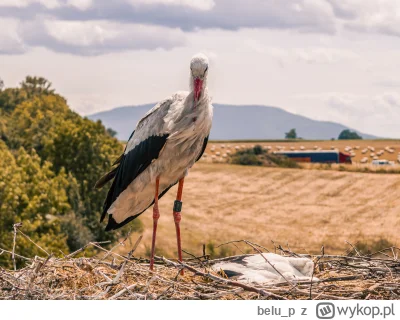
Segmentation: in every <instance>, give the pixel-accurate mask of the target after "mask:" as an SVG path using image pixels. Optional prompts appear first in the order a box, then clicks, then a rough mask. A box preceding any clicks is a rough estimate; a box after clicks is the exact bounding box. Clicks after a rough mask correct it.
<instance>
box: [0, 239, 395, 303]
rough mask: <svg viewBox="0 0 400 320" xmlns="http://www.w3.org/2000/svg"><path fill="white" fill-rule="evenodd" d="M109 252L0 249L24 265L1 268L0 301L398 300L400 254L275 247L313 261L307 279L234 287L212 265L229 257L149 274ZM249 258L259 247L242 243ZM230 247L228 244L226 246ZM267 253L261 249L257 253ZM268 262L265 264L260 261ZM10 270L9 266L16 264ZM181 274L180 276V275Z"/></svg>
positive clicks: (165, 266) (164, 265)
mask: <svg viewBox="0 0 400 320" xmlns="http://www.w3.org/2000/svg"><path fill="white" fill-rule="evenodd" d="M140 240H141V237H140V238H139V239H138V241H137V242H136V244H135V245H134V247H133V249H132V250H131V251H130V252H129V254H128V255H120V254H118V253H115V252H114V251H113V250H115V249H116V248H117V247H118V246H120V245H123V243H122V242H121V243H119V244H118V245H117V246H115V247H114V248H113V249H111V250H107V249H105V248H103V247H102V243H93V242H92V243H89V244H88V245H87V246H85V247H83V248H82V249H80V250H78V251H76V252H74V253H71V254H70V255H68V256H64V257H63V258H56V257H54V256H52V255H49V256H47V257H38V256H36V257H34V258H28V257H22V256H20V255H18V254H16V253H15V252H14V251H7V250H5V249H0V255H1V254H9V255H10V259H13V261H15V260H16V259H20V260H21V259H22V260H25V261H26V266H25V267H23V268H22V269H19V270H17V269H16V268H15V270H6V269H3V268H0V299H140V300H146V299H152V300H156V299H160V300H166V299H174V300H179V299H196V300H198V299H211V300H227V299H282V300H285V299H398V298H399V297H400V261H399V260H398V253H399V251H400V249H398V248H396V247H390V248H387V249H385V250H381V251H379V252H377V253H375V254H371V255H367V256H365V255H361V254H360V253H359V252H358V251H357V250H356V249H355V248H354V249H355V250H354V251H352V252H351V253H349V254H348V255H343V256H342V255H325V254H324V253H323V252H322V254H321V255H300V254H296V253H294V252H292V251H290V250H285V249H283V248H282V247H281V246H278V247H276V250H277V252H280V253H281V254H282V255H285V256H295V257H296V256H297V257H309V258H310V259H313V261H314V263H315V268H314V274H313V278H314V277H315V279H313V280H312V281H307V282H304V281H303V282H301V281H298V282H289V281H283V282H281V283H278V284H265V285H259V284H252V283H242V282H238V281H236V280H235V279H233V278H227V277H226V275H224V274H219V273H216V272H215V271H213V270H212V268H211V266H212V265H213V264H214V263H216V262H221V261H222V260H229V259H231V257H227V258H223V259H215V260H210V259H209V257H208V256H207V255H206V254H203V255H202V256H199V257H196V256H194V255H190V254H189V255H190V256H191V257H190V258H188V259H184V261H183V262H177V261H172V260H169V259H166V258H164V257H156V261H155V263H156V265H155V269H154V271H150V270H149V261H148V260H147V259H142V258H137V257H135V256H134V251H135V249H136V247H137V245H138V244H139V242H140ZM237 242H242V243H244V244H246V245H249V246H251V247H252V248H253V249H254V250H255V253H256V254H257V253H261V250H262V249H266V248H264V247H262V246H259V245H256V244H254V243H251V242H249V241H246V240H240V241H232V242H230V243H229V244H232V243H233V244H235V243H237ZM227 245H228V244H227ZM89 246H94V247H96V248H97V249H98V250H99V252H100V253H99V254H98V256H97V257H96V258H88V257H84V256H83V257H79V256H80V255H84V253H85V249H86V248H87V247H89ZM263 251H265V250H263ZM266 263H267V261H266ZM14 266H15V264H14ZM182 272H183V273H184V274H183V275H182Z"/></svg>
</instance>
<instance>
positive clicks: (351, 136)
mask: <svg viewBox="0 0 400 320" xmlns="http://www.w3.org/2000/svg"><path fill="white" fill-rule="evenodd" d="M338 139H339V140H357V139H362V137H361V136H360V135H359V134H357V132H355V131H351V130H349V129H346V130H343V131H342V132H341V133H340V134H339V137H338Z"/></svg>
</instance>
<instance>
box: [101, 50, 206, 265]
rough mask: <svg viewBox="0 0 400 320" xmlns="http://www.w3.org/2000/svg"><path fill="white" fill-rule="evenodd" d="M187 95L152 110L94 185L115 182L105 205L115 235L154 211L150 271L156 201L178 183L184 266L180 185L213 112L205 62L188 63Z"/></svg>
mask: <svg viewBox="0 0 400 320" xmlns="http://www.w3.org/2000/svg"><path fill="white" fill-rule="evenodd" d="M190 70H191V77H190V88H191V91H190V92H188V91H181V92H177V93H175V94H173V95H172V96H170V97H169V98H167V99H165V100H163V101H161V102H160V103H158V104H157V105H155V106H154V107H153V108H152V109H151V110H150V111H149V112H147V113H146V114H145V116H144V117H143V118H142V119H141V120H140V121H139V122H138V124H137V125H136V129H135V130H134V131H133V133H132V134H131V136H130V137H129V140H128V143H127V145H126V147H125V151H124V153H123V154H122V155H121V156H120V157H119V158H118V159H117V160H116V161H115V163H114V165H116V164H117V165H118V166H117V167H115V168H114V169H112V170H111V171H110V172H108V173H107V174H105V175H104V176H103V177H101V178H100V180H99V181H98V182H97V183H96V188H101V187H102V186H104V184H106V183H107V182H108V181H110V180H112V179H114V181H113V182H112V185H111V187H110V190H109V191H108V194H107V198H106V200H105V202H104V206H103V213H102V216H101V221H103V219H104V218H105V216H106V214H107V213H108V224H107V227H106V231H109V230H115V229H118V228H120V227H122V226H123V225H125V224H127V223H128V222H130V221H132V220H133V219H135V218H137V217H138V216H139V215H140V214H141V213H143V212H144V211H145V210H146V209H147V208H149V207H150V206H151V205H153V204H154V206H153V238H152V247H151V258H150V269H151V270H153V265H154V248H155V242H156V233H157V222H158V219H159V217H160V213H159V209H158V199H160V198H161V197H162V196H163V195H164V194H165V193H166V192H167V191H168V190H169V189H170V188H171V187H172V186H173V185H175V184H176V183H178V182H179V186H178V193H177V196H176V201H175V202H174V207H173V216H174V221H175V228H176V239H177V244H178V255H179V260H180V261H182V250H181V236H180V227H179V224H180V221H181V208H182V190H183V181H184V178H185V176H186V175H187V173H188V170H189V169H190V168H191V167H192V166H193V164H194V163H195V162H196V161H198V160H199V159H200V158H201V156H202V154H203V152H204V150H205V148H206V145H207V141H208V135H209V133H210V130H211V122H212V115H213V107H212V105H211V99H210V97H209V95H208V90H207V74H208V59H207V57H206V56H205V55H204V54H197V55H195V56H194V57H193V58H192V60H191V63H190Z"/></svg>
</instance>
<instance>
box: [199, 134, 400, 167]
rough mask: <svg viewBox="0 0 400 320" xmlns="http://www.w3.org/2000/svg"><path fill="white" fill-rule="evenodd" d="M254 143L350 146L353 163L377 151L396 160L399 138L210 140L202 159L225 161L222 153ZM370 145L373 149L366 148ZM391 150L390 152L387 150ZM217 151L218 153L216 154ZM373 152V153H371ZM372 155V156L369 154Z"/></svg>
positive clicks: (325, 147) (342, 148)
mask: <svg viewBox="0 0 400 320" xmlns="http://www.w3.org/2000/svg"><path fill="white" fill-rule="evenodd" d="M255 145H261V146H262V147H264V148H267V147H271V151H278V150H279V149H278V147H280V148H282V147H284V149H283V150H285V151H287V150H291V148H294V149H295V150H301V147H303V148H304V150H315V149H317V148H321V149H322V150H332V149H339V151H341V152H344V153H349V152H348V151H346V150H345V149H346V147H350V148H351V150H352V152H354V157H352V161H353V163H358V162H360V160H361V159H362V158H363V157H367V158H368V163H370V162H371V161H372V159H373V156H377V153H378V152H379V151H382V155H380V156H377V157H378V158H379V159H385V160H389V161H394V162H397V163H399V162H398V157H399V156H400V140H333V141H310V140H295V141H293V140H279V141H277V140H275V141H252V142H240V141H238V142H213V141H211V142H210V143H209V144H208V145H207V149H206V151H205V152H206V156H205V157H203V159H202V161H206V162H211V161H212V160H211V157H212V156H213V155H214V156H215V159H213V161H217V162H226V160H227V158H228V157H226V158H223V155H224V154H227V155H228V154H229V152H230V153H234V152H235V151H236V150H237V148H239V149H246V148H251V147H253V146H255ZM368 147H371V148H372V149H373V150H374V151H371V150H370V149H368ZM364 149H368V150H367V151H366V152H365V153H362V151H363V150H364ZM388 149H389V150H391V151H392V152H389V151H388ZM218 153H219V154H218ZM372 154H373V155H372ZM371 155H372V156H371Z"/></svg>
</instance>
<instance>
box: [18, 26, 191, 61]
mask: <svg viewBox="0 0 400 320" xmlns="http://www.w3.org/2000/svg"><path fill="white" fill-rule="evenodd" d="M16 29H17V31H15V33H16V34H17V35H18V37H19V39H20V41H21V42H23V43H24V45H25V46H26V47H28V48H29V47H31V48H34V47H46V48H48V49H50V50H53V51H56V52H66V53H72V54H78V55H100V54H107V53H110V52H116V51H126V50H140V49H147V50H154V49H157V48H163V49H171V48H174V47H177V46H182V45H184V44H185V41H186V36H185V34H184V33H183V32H182V31H181V30H179V29H172V28H166V27H161V26H148V25H140V24H129V23H124V24H123V23H116V22H109V21H102V20H101V21H88V22H82V21H61V20H55V19H52V18H41V19H38V20H34V21H27V22H20V23H19V24H18V26H17V28H16Z"/></svg>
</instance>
